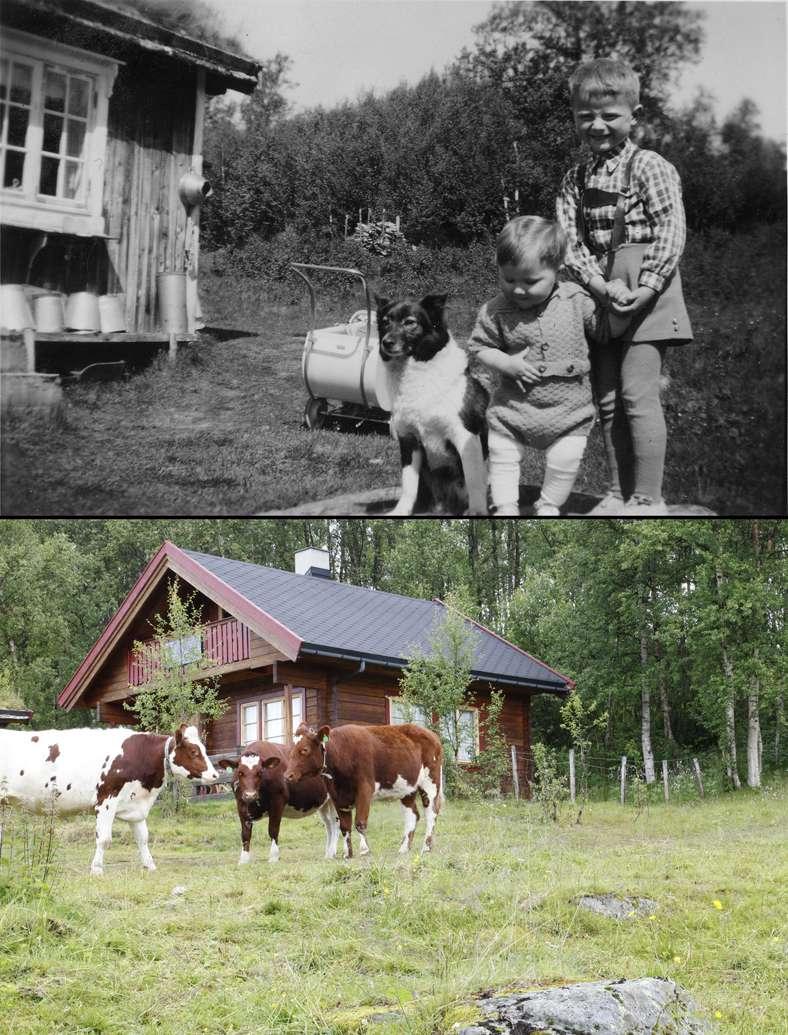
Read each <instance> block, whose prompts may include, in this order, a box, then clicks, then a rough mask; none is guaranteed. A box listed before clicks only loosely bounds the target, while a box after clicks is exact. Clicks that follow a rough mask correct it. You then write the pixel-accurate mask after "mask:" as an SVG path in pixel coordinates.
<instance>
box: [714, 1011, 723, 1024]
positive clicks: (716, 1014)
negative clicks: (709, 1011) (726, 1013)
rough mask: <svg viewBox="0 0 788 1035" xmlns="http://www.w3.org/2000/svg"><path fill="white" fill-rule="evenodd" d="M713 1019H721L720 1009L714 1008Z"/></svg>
mask: <svg viewBox="0 0 788 1035" xmlns="http://www.w3.org/2000/svg"><path fill="white" fill-rule="evenodd" d="M714 1020H715V1021H721V1020H722V1011H721V1010H715V1011H714Z"/></svg>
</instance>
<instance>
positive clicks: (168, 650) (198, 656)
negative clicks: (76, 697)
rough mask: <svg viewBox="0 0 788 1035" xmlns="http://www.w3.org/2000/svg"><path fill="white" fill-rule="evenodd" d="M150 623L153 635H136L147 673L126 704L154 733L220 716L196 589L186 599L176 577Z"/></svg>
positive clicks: (176, 799) (176, 800)
mask: <svg viewBox="0 0 788 1035" xmlns="http://www.w3.org/2000/svg"><path fill="white" fill-rule="evenodd" d="M150 624H151V625H152V627H153V631H154V633H153V637H152V638H151V639H150V640H146V641H145V642H140V641H139V640H135V642H134V646H133V648H132V651H133V654H134V657H135V659H136V661H137V662H138V664H139V665H140V666H141V667H142V669H143V671H144V672H145V674H146V676H147V679H146V682H145V684H144V685H143V686H142V687H141V688H140V689H139V691H138V692H137V693H136V696H135V698H134V700H133V701H132V702H131V703H130V704H125V705H124V707H125V708H127V709H128V710H129V711H133V712H134V713H135V714H136V715H137V718H138V721H139V725H140V728H141V729H143V730H150V731H152V732H155V733H171V732H172V731H173V730H174V729H175V728H176V727H177V726H179V725H180V724H181V723H182V722H192V721H195V719H196V717H198V716H199V717H200V718H201V719H202V720H203V721H210V720H212V719H215V718H217V717H218V716H219V715H221V714H222V712H223V711H224V709H225V708H226V702H224V701H221V700H220V699H219V684H218V680H217V678H216V677H206V676H205V672H206V670H207V669H209V668H212V667H214V666H215V665H216V661H215V660H214V659H213V658H211V657H209V656H208V655H207V654H206V653H205V652H204V649H203V644H204V637H203V630H204V628H205V623H204V622H203V621H202V618H201V614H200V607H199V605H198V604H197V603H196V602H195V598H194V594H192V595H191V596H189V597H187V598H185V599H184V598H183V597H181V594H180V593H179V590H178V580H177V579H174V580H172V581H171V582H170V584H169V585H168V587H167V613H166V615H164V616H162V615H155V616H154V617H153V618H152V619H151V623H150ZM134 689H135V690H136V687H135V688H134ZM172 787H173V791H172V805H173V808H174V809H175V811H177V809H178V808H179V805H180V802H181V795H180V793H179V790H178V784H177V782H173V785H172Z"/></svg>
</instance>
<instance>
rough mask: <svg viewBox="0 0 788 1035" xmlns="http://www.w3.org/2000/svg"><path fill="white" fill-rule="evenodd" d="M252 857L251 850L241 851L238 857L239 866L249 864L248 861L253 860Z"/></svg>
mask: <svg viewBox="0 0 788 1035" xmlns="http://www.w3.org/2000/svg"><path fill="white" fill-rule="evenodd" d="M251 858H252V856H251V854H250V853H249V852H241V856H240V858H239V859H238V865H239V866H246V865H248V863H249V861H250V860H251Z"/></svg>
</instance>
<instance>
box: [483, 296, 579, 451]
mask: <svg viewBox="0 0 788 1035" xmlns="http://www.w3.org/2000/svg"><path fill="white" fill-rule="evenodd" d="M595 314H596V305H595V303H594V300H593V299H592V297H591V295H589V294H588V292H587V291H586V290H585V289H584V288H582V287H581V286H580V285H579V284H575V283H569V282H559V283H557V284H556V286H555V288H554V289H553V292H552V293H551V294H550V296H549V298H547V299H546V301H545V302H543V303H542V305H541V306H538V307H537V308H535V309H525V310H524V309H519V308H518V307H517V306H515V305H514V304H512V303H511V302H508V301H507V300H506V298H504V296H503V295H496V297H495V298H493V299H491V301H489V302H485V304H484V305H483V306H482V307H481V309H480V310H479V315H478V316H477V318H476V326H475V327H474V329H473V332H472V334H471V338H470V349H471V352H479V351H480V350H481V349H483V348H497V349H501V350H502V351H504V352H506V353H508V354H509V355H513V354H514V353H517V352H523V351H525V352H526V353H527V358H528V360H529V362H531V363H533V364H534V366H535V367H536V368H537V369H538V370H539V372H540V373H541V374H542V380H541V381H539V382H537V383H536V384H533V385H526V387H525V389H523V388H522V387H521V386H520V385H519V384H518V382H516V381H515V380H514V379H513V378H511V377H508V376H506V375H505V374H499V375H498V377H497V379H496V380H497V384H496V385H495V386H494V387H493V389H492V393H491V394H492V398H491V400H490V407H489V409H488V410H487V423H488V425H489V426H490V428H492V429H493V430H495V431H499V432H502V433H503V434H506V435H511V436H512V437H513V438H514V439H515V440H516V441H518V442H520V443H522V444H523V445H526V446H532V447H534V448H536V449H546V448H547V447H548V446H550V445H551V444H552V443H553V442H555V440H556V439H557V438H561V437H562V436H563V435H568V434H570V433H571V434H573V435H587V434H588V433H589V431H590V430H591V425H592V424H593V422H594V401H593V398H592V395H591V382H590V376H589V370H590V363H589V359H588V344H587V340H586V337H587V335H588V336H592V335H593V334H594V331H595V327H596V318H595Z"/></svg>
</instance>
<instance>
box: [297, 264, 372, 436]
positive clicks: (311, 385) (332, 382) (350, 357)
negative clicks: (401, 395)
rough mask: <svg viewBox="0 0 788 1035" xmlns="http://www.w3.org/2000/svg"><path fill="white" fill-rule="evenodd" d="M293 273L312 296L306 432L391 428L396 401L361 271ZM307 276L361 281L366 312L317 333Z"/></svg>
mask: <svg viewBox="0 0 788 1035" xmlns="http://www.w3.org/2000/svg"><path fill="white" fill-rule="evenodd" d="M290 269H291V270H292V271H293V272H294V273H295V274H297V275H298V276H299V277H300V278H301V279H302V280H303V281H304V283H305V284H306V286H307V288H308V290H309V303H310V307H311V317H312V326H311V328H310V330H309V331H308V332H307V335H306V339H305V341H304V351H303V356H302V359H301V371H302V374H303V377H304V384H305V385H306V390H307V392H308V393H309V398H308V399H307V403H306V406H305V408H304V426H305V427H307V428H311V429H312V430H317V429H318V428H322V427H324V425H325V424H326V422H327V421H328V420H332V421H338V422H340V423H344V424H348V423H349V424H351V425H353V426H354V427H355V428H356V429H358V428H361V427H362V426H363V425H365V424H368V423H371V424H373V425H378V426H387V425H388V420H389V410H390V407H391V401H390V397H389V392H388V383H387V377H386V374H385V371H384V370H383V361H382V359H381V358H380V352H379V351H378V334H377V325H376V322H375V313H374V310H373V309H372V305H371V302H370V294H369V287H368V285H367V280H366V277H365V276H364V274H363V273H362V272H361V271H360V270H357V269H348V268H346V267H343V266H316V265H313V264H311V263H304V262H293V263H291V264H290ZM305 270H309V271H320V272H326V273H341V274H347V275H348V276H350V277H357V278H358V279H359V280H360V281H361V284H362V287H363V288H364V298H365V300H366V308H365V309H358V310H356V312H354V313H353V314H352V315H351V316H350V318H349V320H348V322H347V323H341V324H335V325H334V326H332V327H320V328H318V327H316V326H315V322H316V320H315V314H316V306H317V301H316V298H317V296H316V290H315V285H314V284H313V282H312V279H311V278H310V277H309V276H308V275H307V273H306V272H304V271H305Z"/></svg>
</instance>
